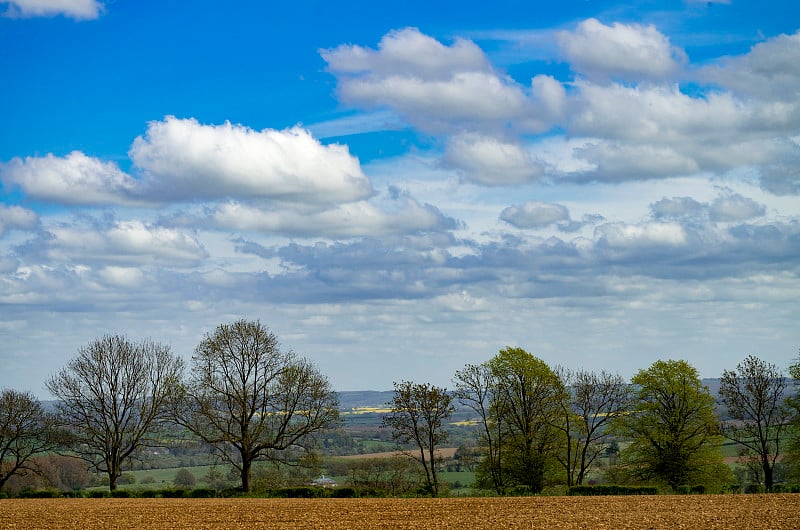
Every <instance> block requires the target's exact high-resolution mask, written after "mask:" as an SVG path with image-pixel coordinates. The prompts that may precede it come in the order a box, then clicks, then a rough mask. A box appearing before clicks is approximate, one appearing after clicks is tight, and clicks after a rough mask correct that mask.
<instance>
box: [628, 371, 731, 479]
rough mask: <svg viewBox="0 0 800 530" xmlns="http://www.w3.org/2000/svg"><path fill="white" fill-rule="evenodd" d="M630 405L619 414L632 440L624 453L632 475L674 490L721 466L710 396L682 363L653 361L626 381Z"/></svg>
mask: <svg viewBox="0 0 800 530" xmlns="http://www.w3.org/2000/svg"><path fill="white" fill-rule="evenodd" d="M631 383H632V384H633V385H634V387H635V390H634V402H635V408H634V410H633V411H632V413H631V414H629V415H626V416H621V417H619V418H618V422H617V423H618V425H619V427H620V430H621V431H622V432H624V433H626V434H627V435H628V436H629V437H630V438H631V439H632V443H631V445H630V446H629V447H628V449H627V450H626V451H625V452H624V453H623V456H624V458H625V460H626V461H627V463H628V464H629V465H630V466H631V469H632V471H633V475H634V476H635V477H636V478H638V479H641V480H657V481H661V482H664V483H666V484H667V485H669V486H670V487H671V488H673V489H675V488H676V487H677V486H679V485H684V484H690V483H702V482H705V481H706V480H708V477H710V476H712V475H713V474H714V473H715V472H718V471H720V470H722V469H724V465H723V463H722V453H721V451H720V449H719V441H720V438H721V437H720V436H719V429H718V423H717V418H716V415H715V409H714V397H713V396H712V395H711V393H710V392H709V390H708V387H705V386H703V385H702V384H701V382H700V377H699V375H698V373H697V370H695V368H694V367H692V366H691V365H690V364H689V363H687V362H686V361H682V360H681V361H674V360H669V361H656V362H654V363H653V364H652V365H651V366H650V367H649V368H648V369H647V370H639V371H638V372H637V373H636V375H634V376H633V378H632V379H631Z"/></svg>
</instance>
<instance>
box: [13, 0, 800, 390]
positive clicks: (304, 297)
mask: <svg viewBox="0 0 800 530" xmlns="http://www.w3.org/2000/svg"><path fill="white" fill-rule="evenodd" d="M799 29H800V5H798V4H797V2H796V1H795V0H771V1H770V2H763V1H761V0H758V1H755V0H754V1H744V0H729V1H719V0H718V1H711V2H708V1H703V2H700V1H692V0H675V1H666V0H634V1H631V0H564V1H563V2H539V1H531V0H526V1H503V0H500V1H495V2H472V1H465V0H461V1H459V2H451V1H442V2H418V1H399V2H391V3H381V2H377V3H376V2H374V1H371V2H349V1H344V2H316V1H303V0H298V1H295V2H289V3H285V5H284V3H279V2H258V1H231V2H226V3H223V4H220V3H219V2H211V1H208V0H193V1H191V2H188V1H174V2H160V1H158V2H156V1H150V0H137V1H135V2H134V1H131V0H115V1H99V0H12V1H0V387H12V388H16V389H18V390H29V391H31V392H33V393H34V394H36V395H38V396H40V397H42V398H48V394H47V391H46V390H45V388H44V381H45V380H46V379H47V377H49V376H50V375H52V374H53V373H55V371H56V370H58V369H60V368H61V367H62V366H64V364H65V363H67V362H68V360H69V359H70V358H72V357H73V356H74V355H75V354H76V353H77V352H78V351H79V349H80V348H81V347H83V346H86V345H87V344H89V343H90V342H91V341H93V340H94V339H96V338H99V337H101V336H103V335H105V334H123V335H126V336H128V337H129V338H131V339H133V340H140V339H146V338H149V339H153V340H156V341H158V342H162V343H164V344H168V345H170V346H171V348H172V350H173V351H174V352H175V353H176V354H178V355H181V356H182V357H184V358H185V359H186V360H187V363H188V362H190V359H191V356H192V353H193V351H194V348H195V347H196V345H197V344H198V343H199V342H200V341H201V340H202V338H203V337H204V336H205V335H206V334H207V333H211V332H213V331H214V329H215V328H216V326H218V325H219V324H223V323H227V322H231V321H234V320H238V319H242V318H244V319H248V320H260V321H261V322H262V323H263V324H265V325H266V326H268V327H269V328H270V329H271V330H272V331H273V332H274V333H275V334H276V335H277V336H278V338H279V340H280V342H281V344H282V347H284V348H286V349H292V350H294V351H295V352H297V353H298V354H300V355H301V356H304V357H307V358H308V359H310V360H312V361H313V362H314V363H315V364H316V365H317V366H318V367H319V369H320V370H321V371H322V372H323V373H324V374H326V375H327V376H328V377H329V379H330V381H331V383H332V385H333V387H334V388H335V389H337V390H364V389H375V390H386V389H391V388H392V383H393V382H394V381H401V380H411V381H415V382H427V383H432V384H435V385H438V386H446V387H451V386H452V378H453V375H454V373H455V371H456V370H459V369H461V368H463V367H464V365H465V364H467V363H481V362H484V361H486V360H488V359H490V358H491V357H492V356H494V355H495V354H496V353H497V352H498V351H499V350H500V349H503V348H505V347H507V346H518V347H521V348H524V349H526V350H527V351H529V352H531V353H532V354H534V355H536V356H537V357H540V358H541V359H543V360H544V361H546V362H547V363H549V364H550V365H551V366H556V365H559V366H563V367H565V368H568V369H572V370H577V369H586V370H593V371H600V370H607V371H610V372H615V373H620V374H621V375H623V376H624V377H626V378H628V377H630V376H631V375H633V374H634V373H635V372H636V371H637V370H640V369H645V368H647V367H648V366H649V365H650V364H651V363H653V362H654V361H656V360H659V359H664V360H666V359H685V360H687V361H689V362H690V363H691V364H692V365H693V366H694V367H695V368H697V370H698V371H699V373H700V375H701V376H702V377H719V376H720V375H721V373H722V371H723V370H726V369H728V370H730V369H734V368H735V367H736V365H737V364H738V363H739V362H741V361H742V360H743V359H744V358H745V357H746V356H747V355H750V354H753V355H756V356H758V357H760V358H762V359H764V360H766V361H768V362H770V363H774V364H776V365H778V367H780V368H783V369H785V368H787V367H788V365H789V364H790V363H791V362H793V361H794V360H796V359H797V356H798V352H799V351H800V326H798V322H799V321H800V302H798V300H800V32H799V31H798V30H799Z"/></svg>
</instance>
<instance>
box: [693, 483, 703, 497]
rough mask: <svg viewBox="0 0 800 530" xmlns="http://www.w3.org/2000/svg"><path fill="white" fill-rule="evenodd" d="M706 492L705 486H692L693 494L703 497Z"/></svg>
mask: <svg viewBox="0 0 800 530" xmlns="http://www.w3.org/2000/svg"><path fill="white" fill-rule="evenodd" d="M705 492H706V487H705V485H703V484H696V485H694V486H692V493H696V494H698V495H703V494H704V493H705Z"/></svg>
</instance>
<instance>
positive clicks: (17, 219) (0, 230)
mask: <svg viewBox="0 0 800 530" xmlns="http://www.w3.org/2000/svg"><path fill="white" fill-rule="evenodd" d="M38 225H39V216H38V215H37V214H36V212H34V211H32V210H28V209H27V208H22V207H21V206H6V205H4V204H0V236H2V235H3V234H5V233H6V232H7V231H9V230H15V229H17V230H33V229H34V228H36V227H37V226H38Z"/></svg>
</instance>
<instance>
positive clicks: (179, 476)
mask: <svg viewBox="0 0 800 530" xmlns="http://www.w3.org/2000/svg"><path fill="white" fill-rule="evenodd" d="M173 482H174V483H175V485H176V486H179V487H184V488H193V487H194V485H195V484H196V483H197V479H196V478H195V477H194V473H192V472H191V471H189V470H188V469H186V468H184V467H182V468H180V469H179V470H178V471H177V473H175V479H174V480H173Z"/></svg>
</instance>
